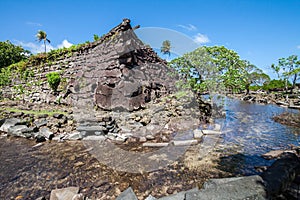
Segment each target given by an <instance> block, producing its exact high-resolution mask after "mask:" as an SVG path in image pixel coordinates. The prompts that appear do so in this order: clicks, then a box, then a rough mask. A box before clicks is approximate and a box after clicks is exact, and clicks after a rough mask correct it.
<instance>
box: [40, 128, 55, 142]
mask: <svg viewBox="0 0 300 200" xmlns="http://www.w3.org/2000/svg"><path fill="white" fill-rule="evenodd" d="M40 134H41V135H42V136H44V137H45V138H47V139H49V140H51V139H52V138H53V137H54V133H53V132H52V131H50V129H49V128H46V127H43V128H40Z"/></svg>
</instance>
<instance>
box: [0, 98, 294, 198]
mask: <svg viewBox="0 0 300 200" xmlns="http://www.w3.org/2000/svg"><path fill="white" fill-rule="evenodd" d="M223 108H224V110H225V111H226V118H225V119H217V120H216V122H217V123H219V124H221V125H222V133H223V134H222V137H221V139H219V140H212V141H211V142H210V141H209V138H208V140H205V142H206V144H213V145H214V146H212V147H209V148H208V150H214V151H217V152H220V153H221V155H222V156H223V157H222V158H221V161H220V162H219V163H218V168H219V169H221V170H223V171H225V172H231V173H233V174H237V175H249V174H257V172H256V171H255V169H254V167H255V166H262V165H270V164H271V163H272V161H267V160H265V159H263V158H261V154H263V153H266V152H268V151H270V150H275V149H285V148H289V145H290V144H294V145H299V141H300V134H299V133H300V129H299V128H291V127H288V126H285V125H281V124H279V123H276V122H274V121H273V120H272V119H271V118H272V116H274V115H277V114H280V113H282V112H285V111H290V112H296V111H294V110H289V109H286V108H281V107H277V106H274V105H258V104H249V103H245V102H241V101H237V100H233V99H225V102H224V107H223ZM215 141H217V142H216V143H215ZM34 145H35V142H33V141H29V140H26V139H22V138H6V137H2V138H0V160H1V163H0V199H5V200H6V199H15V198H16V197H17V196H20V197H23V198H20V199H35V198H38V197H41V196H45V197H46V198H47V199H48V198H49V195H50V192H51V190H53V189H56V188H62V187H69V186H78V187H80V192H82V193H84V194H85V195H87V196H88V197H91V198H92V199H96V198H97V199H114V198H115V197H116V196H117V195H118V194H119V193H120V192H121V191H123V190H125V189H126V188H127V187H129V186H132V188H133V189H134V191H135V192H136V193H137V195H138V197H139V199H143V198H145V197H146V196H148V195H149V194H152V195H153V196H155V197H161V196H165V195H168V194H172V193H173V192H179V191H182V190H187V189H191V188H193V187H196V186H199V185H201V183H203V181H205V180H207V179H208V178H214V177H222V176H224V174H221V173H219V171H209V170H208V169H207V171H202V172H199V171H193V170H189V169H187V168H186V166H184V164H183V163H182V161H181V159H179V160H178V161H175V162H174V163H173V164H171V165H169V166H167V167H163V168H158V169H157V170H156V171H153V172H149V173H140V174H139V173H127V172H120V171H116V170H114V169H112V168H110V167H108V166H106V165H104V164H103V163H101V162H99V160H97V159H96V158H95V157H94V156H92V155H91V154H90V151H91V150H89V149H88V148H87V146H86V145H85V144H83V143H82V142H80V141H74V142H72V141H70V142H64V143H57V142H54V141H53V142H45V143H44V144H43V145H42V146H40V147H35V148H33V146H34ZM196 152H199V150H196ZM108 155H109V154H108ZM205 155H206V154H205ZM118 162H122V158H120V161H118ZM225 176H226V175H225Z"/></svg>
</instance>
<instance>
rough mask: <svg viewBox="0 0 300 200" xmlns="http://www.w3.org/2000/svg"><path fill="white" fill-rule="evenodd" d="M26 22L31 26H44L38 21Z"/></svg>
mask: <svg viewBox="0 0 300 200" xmlns="http://www.w3.org/2000/svg"><path fill="white" fill-rule="evenodd" d="M26 24H27V25H29V26H43V25H42V24H40V23H37V22H26Z"/></svg>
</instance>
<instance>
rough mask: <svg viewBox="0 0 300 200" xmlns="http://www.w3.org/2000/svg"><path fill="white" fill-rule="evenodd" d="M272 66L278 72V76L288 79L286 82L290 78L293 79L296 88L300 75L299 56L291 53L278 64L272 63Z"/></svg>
mask: <svg viewBox="0 0 300 200" xmlns="http://www.w3.org/2000/svg"><path fill="white" fill-rule="evenodd" d="M271 68H272V69H273V70H274V71H275V72H276V73H277V75H278V78H282V79H283V80H286V83H287V82H288V80H289V79H292V89H293V88H295V85H296V81H297V80H298V79H299V77H300V60H298V56H296V55H291V56H289V57H287V58H280V59H279V60H278V64H277V65H275V64H272V65H271ZM286 87H287V85H286Z"/></svg>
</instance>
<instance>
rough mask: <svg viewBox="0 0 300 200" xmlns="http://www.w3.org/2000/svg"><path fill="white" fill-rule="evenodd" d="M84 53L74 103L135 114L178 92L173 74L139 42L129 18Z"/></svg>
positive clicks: (71, 88)
mask: <svg viewBox="0 0 300 200" xmlns="http://www.w3.org/2000/svg"><path fill="white" fill-rule="evenodd" d="M83 52H84V53H83V54H84V56H85V58H84V60H83V61H82V62H80V63H77V64H76V66H75V68H72V70H73V71H74V70H75V71H77V73H76V74H75V78H74V80H73V81H72V82H71V84H70V86H69V91H73V93H72V94H71V95H72V96H73V97H72V98H73V100H75V101H84V102H85V103H83V105H86V104H89V105H91V104H93V105H96V106H98V107H99V108H101V109H104V110H114V109H118V110H128V111H133V110H138V109H140V108H142V107H144V106H145V103H147V102H149V101H151V100H153V99H156V98H159V97H161V96H164V95H166V94H169V93H171V92H172V91H173V90H174V86H175V80H176V78H174V77H172V76H171V75H170V74H171V73H172V72H173V71H172V70H171V69H170V68H168V67H167V65H166V62H165V61H164V60H162V59H160V58H159V57H158V56H157V54H156V53H155V52H154V51H153V50H152V49H151V48H149V47H147V46H145V45H144V44H143V42H142V41H141V40H139V39H138V37H137V36H136V35H135V33H134V31H133V29H132V27H131V25H130V20H129V19H124V20H123V22H122V23H121V24H119V25H118V26H117V27H115V28H113V29H112V30H111V31H110V32H109V33H108V34H106V35H105V36H103V37H102V39H101V41H100V42H96V43H95V44H93V45H92V46H91V47H89V48H88V49H85V50H84V49H83ZM80 105H82V104H80Z"/></svg>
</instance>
